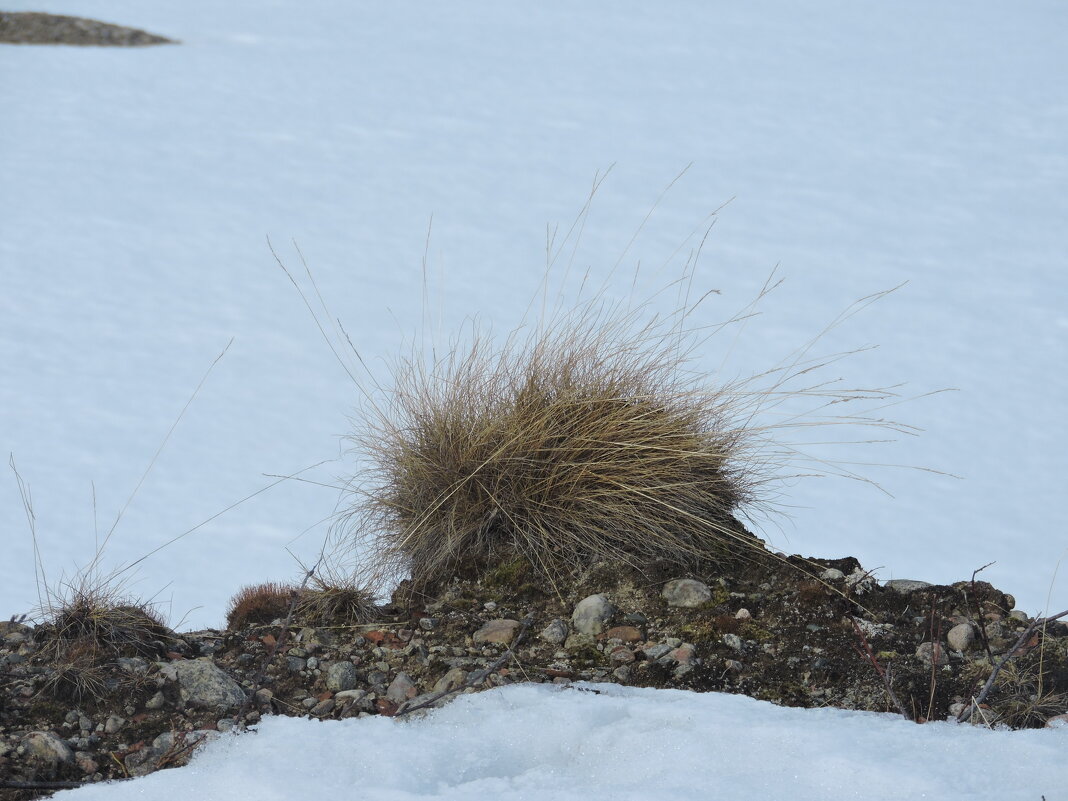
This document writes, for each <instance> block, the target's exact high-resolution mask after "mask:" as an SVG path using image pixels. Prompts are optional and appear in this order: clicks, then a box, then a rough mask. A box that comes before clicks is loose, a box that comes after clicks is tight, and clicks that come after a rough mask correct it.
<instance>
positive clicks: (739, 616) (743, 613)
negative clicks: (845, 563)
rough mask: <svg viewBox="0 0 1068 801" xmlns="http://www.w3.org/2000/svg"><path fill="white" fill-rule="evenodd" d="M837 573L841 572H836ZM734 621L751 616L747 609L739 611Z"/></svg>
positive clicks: (748, 618)
mask: <svg viewBox="0 0 1068 801" xmlns="http://www.w3.org/2000/svg"><path fill="white" fill-rule="evenodd" d="M838 572H839V573H840V572H842V571H838ZM734 619H735V620H752V619H753V614H752V613H751V612H750V611H749V610H748V609H744V608H743V609H739V610H738V611H737V612H735V613H734Z"/></svg>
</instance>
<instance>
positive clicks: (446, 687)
mask: <svg viewBox="0 0 1068 801" xmlns="http://www.w3.org/2000/svg"><path fill="white" fill-rule="evenodd" d="M465 681H467V671H466V670H464V669H463V668H453V669H452V670H450V671H449V672H448V673H446V674H445V675H444V676H442V677H441V678H440V679H438V680H437V682H436V683H435V684H434V692H436V693H443V692H450V691H452V690H458V689H460V687H462V686H463V684H464V682H465Z"/></svg>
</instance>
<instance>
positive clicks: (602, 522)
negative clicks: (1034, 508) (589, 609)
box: [354, 306, 762, 588]
mask: <svg viewBox="0 0 1068 801" xmlns="http://www.w3.org/2000/svg"><path fill="white" fill-rule="evenodd" d="M633 322H634V318H633V317H632V316H628V315H620V314H616V313H614V312H613V311H611V310H608V311H605V310H604V309H603V308H601V307H593V306H587V307H585V308H583V309H581V310H580V311H579V313H577V314H570V315H565V316H564V317H563V318H562V319H560V320H558V321H556V323H555V324H553V325H550V326H548V327H547V328H544V329H540V330H538V331H537V332H535V333H533V334H531V335H530V336H529V337H527V338H525V339H520V338H519V335H518V333H517V334H513V336H512V337H511V338H510V339H509V340H508V341H507V342H506V343H505V344H504V345H503V346H502V347H500V348H496V349H495V348H493V347H492V346H491V344H490V343H489V342H488V341H487V340H485V339H482V338H479V337H478V336H477V335H476V336H475V337H474V338H473V342H472V344H471V345H470V347H469V348H467V349H464V348H459V347H454V348H453V349H452V351H451V352H450V354H449V355H448V356H447V357H446V358H445V359H444V360H441V361H439V362H437V363H433V364H430V365H427V364H425V363H424V362H423V361H421V360H420V359H418V358H412V359H409V360H406V361H403V362H401V363H400V365H399V366H398V369H397V370H396V371H395V375H394V379H395V384H394V387H393V389H392V391H391V394H390V403H389V405H388V408H387V409H386V410H385V411H384V412H382V413H380V414H379V415H378V417H377V419H376V421H375V422H373V423H372V424H371V427H370V429H369V430H368V431H367V432H366V434H365V435H364V436H363V437H362V438H360V442H361V444H362V445H363V446H364V447H365V448H366V449H367V450H368V451H369V452H370V453H371V454H372V456H373V458H374V462H375V465H376V467H377V473H376V479H377V481H376V482H375V484H374V486H373V488H372V489H371V490H370V491H369V493H368V496H367V498H366V499H362V500H361V502H360V504H359V505H358V507H357V509H356V510H355V511H354V519H355V520H356V521H357V523H358V525H359V526H360V527H361V529H362V530H364V531H371V532H373V535H372V536H373V539H374V545H375V546H377V554H378V556H379V559H380V560H383V562H384V563H386V564H389V565H391V566H392V567H393V568H395V569H396V570H397V572H399V573H403V574H408V575H410V576H411V577H412V580H413V583H414V584H415V586H417V587H422V588H431V587H433V586H435V585H440V584H442V583H443V582H446V581H448V580H449V579H450V578H452V577H453V576H461V577H475V576H480V575H482V574H483V573H485V572H486V571H487V570H488V569H491V568H493V567H496V566H499V565H501V564H503V563H507V562H509V561H511V560H515V559H520V560H525V561H527V562H529V563H530V564H531V565H533V566H534V568H535V569H536V570H537V571H538V572H539V574H540V575H541V576H542V578H543V579H545V580H547V581H548V582H549V583H550V584H551V585H553V586H555V585H556V584H557V582H558V581H559V580H560V579H561V578H563V577H565V576H567V575H570V574H571V573H572V572H573V571H574V570H575V569H576V568H578V567H585V566H588V565H589V564H591V563H593V562H596V561H601V560H610V561H616V560H618V561H623V562H626V563H628V564H630V565H633V566H635V567H638V568H640V567H641V566H642V565H643V564H648V563H652V562H658V563H663V562H667V563H670V564H673V565H676V566H677V567H678V568H679V569H688V568H692V567H694V566H695V565H697V564H701V563H704V562H707V561H714V562H722V561H723V560H725V559H731V558H735V557H738V556H745V555H751V554H752V553H753V552H754V551H755V550H762V545H761V543H760V541H759V540H757V539H756V538H755V537H754V536H752V535H751V534H749V533H748V532H746V530H745V529H744V527H742V526H741V525H740V524H739V523H738V522H737V520H736V519H735V512H736V511H737V510H738V508H739V507H740V506H741V505H742V504H744V503H746V502H749V501H752V500H753V499H754V498H753V489H754V486H755V484H756V483H757V481H756V477H755V474H754V467H755V466H756V465H755V463H754V461H753V460H752V459H751V458H749V453H750V448H749V446H750V445H751V444H752V441H753V436H752V435H753V433H754V432H753V431H752V430H748V429H746V428H744V427H740V426H736V425H733V424H732V418H733V417H734V416H735V415H736V414H737V412H738V406H737V399H738V397H740V396H739V395H737V394H736V393H735V392H734V391H733V390H732V389H731V388H730V387H728V388H724V389H720V390H718V391H709V390H707V389H705V388H703V387H702V386H701V384H700V377H697V378H694V377H692V376H691V375H690V374H689V373H688V372H687V371H686V370H685V369H684V366H685V362H686V352H685V350H683V349H680V339H679V337H678V336H677V335H676V334H677V332H666V331H665V330H664V328H663V327H662V326H658V325H655V324H654V325H650V326H645V327H637V328H636V327H635V326H634V325H633Z"/></svg>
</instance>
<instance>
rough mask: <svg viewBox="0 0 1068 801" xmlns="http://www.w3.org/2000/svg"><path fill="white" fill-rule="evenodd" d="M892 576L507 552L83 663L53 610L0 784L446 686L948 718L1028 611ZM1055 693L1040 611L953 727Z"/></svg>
mask: <svg viewBox="0 0 1068 801" xmlns="http://www.w3.org/2000/svg"><path fill="white" fill-rule="evenodd" d="M680 578H691V579H695V580H696V581H698V582H700V584H699V585H698V584H693V585H690V586H691V588H696V589H697V590H698V593H699V594H698V595H697V597H696V599H695V600H693V601H691V603H695V604H696V605H694V606H672V605H671V603H670V602H669V599H668V598H666V597H665V588H667V589H670V586H671V585H669V581H671V580H674V579H680ZM889 585H890V586H885V585H880V584H879V583H878V582H876V581H875V580H874V579H873V578H872V577H870V576H868V575H867V574H866V573H865V572H864V571H863V570H862V569H861V568H860V565H859V564H858V562H857V561H856V560H855V559H852V558H847V559H837V560H826V559H802V558H801V557H796V556H795V557H789V558H786V557H781V556H776V555H774V554H770V553H766V554H763V555H754V557H753V558H750V559H749V560H748V561H747V562H746V563H744V564H735V565H728V566H723V565H718V566H714V565H708V566H705V567H704V568H703V569H700V570H695V571H692V572H691V573H690V574H688V575H683V574H679V573H678V572H677V571H672V570H671V569H670V568H669V567H667V566H664V565H647V566H644V567H643V569H642V570H641V571H639V570H635V569H634V568H632V567H630V566H627V565H622V564H608V563H599V564H594V565H592V566H590V567H589V568H588V569H586V570H584V571H582V572H581V573H578V574H577V575H575V576H572V577H571V578H570V579H569V580H568V581H567V582H566V585H561V584H560V583H559V582H558V585H557V587H556V588H555V589H552V588H550V587H548V586H546V585H545V584H544V583H543V582H540V581H539V580H538V578H537V574H536V572H535V571H534V570H533V569H532V568H531V566H530V565H529V564H528V563H526V562H524V561H522V560H518V559H517V560H512V561H510V562H506V563H504V564H498V565H496V566H494V567H492V568H491V569H488V570H487V571H486V572H484V573H483V574H482V575H481V576H480V577H478V578H472V579H468V580H463V581H461V580H455V581H453V582H452V583H450V584H448V585H447V586H444V587H441V588H439V589H438V590H437V591H435V592H418V591H415V590H414V589H413V588H412V587H411V586H410V585H409V584H407V583H402V585H401V586H400V587H398V588H397V591H396V592H395V593H394V596H393V599H392V602H391V603H390V604H388V605H386V606H384V607H381V608H380V609H379V610H378V614H377V618H376V619H375V620H374V621H372V622H371V623H353V622H345V621H339V620H322V619H319V620H315V619H302V620H291V621H290V624H289V626H284V625H283V621H282V620H280V619H276V620H274V621H272V622H270V623H266V624H262V625H243V626H242V627H241V628H239V629H238V630H232V631H200V632H192V633H187V634H182V635H178V634H174V633H173V632H167V631H161V630H160V629H159V628H158V627H154V626H151V625H146V626H145V627H143V631H144V632H145V636H144V638H143V640H142V641H140V642H133V641H132V640H131V639H130V638H129V637H127V638H126V639H122V640H121V641H120V642H119V645H117V646H114V647H112V649H111V651H106V649H105V650H96V651H94V652H93V656H92V658H91V659H89V660H88V661H86V660H85V659H84V658H83V657H81V656H79V654H80V652H78V653H72V652H73V651H75V650H76V649H75V648H74V646H73V645H72V644H71V643H69V642H66V641H64V640H63V637H64V636H65V635H64V633H63V631H61V630H59V629H57V627H56V626H55V625H53V624H50V623H47V622H45V623H41V624H38V625H29V624H27V623H25V622H16V621H11V622H7V623H2V622H0V638H2V641H3V647H2V648H0V788H4V784H3V783H6V784H7V787H6V788H4V789H0V800H3V801H13V800H14V799H31V798H40V797H42V796H44V795H46V794H47V793H48V792H50V791H52V790H53V789H55V786H56V785H49V784H46V783H49V782H65V783H69V785H70V786H76V785H78V784H81V783H85V782H93V781H103V780H110V779H123V778H127V777H128V776H135V775H143V774H145V773H148V772H151V771H153V770H158V769H162V768H167V767H172V766H177V765H181V764H184V762H185V761H187V759H188V757H189V754H190V753H191V752H192V750H193V748H194V747H195V745H196V744H197V743H198V742H200V741H202V740H203V739H205V738H208V737H210V736H217V732H218V731H220V730H222V731H226V730H230V729H241V728H243V727H245V726H248V725H254V724H255V723H256V722H258V721H259V719H260V718H261V716H263V715H267V714H274V715H295V716H304V717H312V718H318V719H323V720H327V719H336V718H346V717H363V716H367V715H388V716H396V715H406V714H424V711H419V710H421V709H423V708H425V707H426V706H433V705H440V704H441V703H447V702H448V700H449V698H451V697H453V695H454V694H455V693H457V692H477V691H480V690H484V689H488V688H491V687H496V686H500V685H503V684H509V683H513V682H554V683H571V682H576V681H585V682H593V683H597V682H614V683H618V684H624V685H630V686H637V687H657V688H667V687H671V688H681V689H688V690H695V691H698V692H708V691H716V692H728V693H743V694H746V695H749V696H752V697H753V698H758V699H762V700H766V701H770V702H772V703H775V704H781V705H785V706H799V707H815V706H834V707H841V708H845V709H862V710H870V711H875V712H886V713H888V714H895V715H899V714H903V713H904V714H906V715H907V716H908V717H909V718H910V719H912V720H915V721H917V722H924V721H927V720H945V719H948V718H953V717H956V716H957V715H958V714H959V713H960V711H961V710H962V709H963V708H964V707H965V705H966V704H968V703H969V701H970V699H972V698H974V697H975V696H976V695H977V694H978V692H979V690H980V688H981V687H982V685H983V684H984V682H986V680H987V678H988V677H989V676H990V675H991V673H992V671H993V670H994V666H995V665H997V664H998V663H1000V662H1001V661H1002V660H1003V659H1004V657H1005V656H1006V655H1007V654H1008V653H1010V652H1012V650H1013V648H1014V647H1015V646H1016V645H1017V643H1018V642H1019V641H1020V637H1021V634H1022V633H1024V632H1025V631H1026V630H1027V629H1028V627H1029V626H1030V625H1031V623H1032V621H1031V620H1030V619H1028V618H1027V616H1026V615H1024V614H1023V613H1021V612H1019V611H1015V610H1014V609H1013V606H1014V601H1013V599H1012V597H1011V596H1009V595H1006V594H1005V593H1003V592H1001V591H1000V590H998V589H996V588H994V587H992V586H991V585H989V584H987V583H985V582H982V581H978V580H976V579H975V578H973V579H971V580H967V581H961V582H958V583H955V584H952V585H948V586H942V585H929V584H924V583H923V582H911V583H910V582H890V583H889ZM702 587H703V588H704V589H701V588H702ZM596 594H602V595H604V596H605V597H606V599H607V600H608V601H610V608H609V610H608V612H609V614H608V617H607V619H605V620H603V622H600V621H598V623H595V624H594V628H595V629H596V628H598V627H599V628H600V630H599V631H596V632H595V633H581V632H579V631H576V627H575V622H574V621H573V618H572V615H573V612H574V610H575V607H576V605H577V604H578V603H579V601H582V600H583V599H585V598H587V597H589V596H591V595H596ZM127 614H129V611H128V609H127ZM495 621H496V622H495ZM501 621H505V622H501ZM955 628H956V631H955V632H954V634H953V635H952V636H948V639H947V635H949V634H950V632H951V631H952V630H954V629H955ZM109 631H112V630H109ZM962 632H963V633H964V634H966V635H969V636H963V635H962ZM932 643H934V644H936V645H932ZM112 645H114V643H112ZM120 652H121V653H120ZM272 652H274V654H273V656H271V654H272ZM194 660H200V661H201V662H205V663H208V664H210V665H213V666H214V668H207V669H210V670H214V669H215V668H218V670H219V671H221V672H222V673H224V674H226V675H227V676H229V677H230V678H232V679H233V682H235V684H234V685H233V686H234V688H235V691H236V692H239V693H241V691H242V690H241V689H239V688H243V695H245V696H247V697H248V698H249V700H248V701H247V702H246V703H245V704H244V705H240V704H237V703H234V702H233V700H232V699H231V700H230V701H225V700H224V701H220V702H215V701H211V700H210V699H209V700H207V701H205V700H204V699H198V698H197V697H196V690H195V688H192V687H191V685H190V686H189V687H187V686H186V685H185V684H183V683H181V682H180V681H179V680H178V679H177V675H178V674H177V673H176V668H175V666H176V665H177V663H180V662H191V661H194ZM884 676H888V677H889V685H890V689H889V690H888V686H887V679H884ZM891 690H892V692H893V694H894V696H896V699H897V701H895V700H892V698H891V692H890V691H891ZM1066 699H1068V627H1066V626H1065V625H1063V624H1062V623H1059V622H1052V623H1048V624H1046V625H1044V626H1039V627H1036V628H1035V629H1034V630H1033V631H1031V632H1030V633H1028V634H1027V636H1026V637H1024V639H1023V641H1022V643H1021V647H1020V648H1019V650H1018V651H1016V652H1015V653H1014V655H1013V656H1012V658H1011V659H1009V660H1008V662H1007V663H1006V666H1005V667H1004V669H1003V670H1001V671H1000V673H999V674H998V678H997V681H996V682H995V684H994V689H993V691H992V692H991V693H990V694H989V696H988V697H987V698H986V699H985V701H984V703H983V704H982V707H981V708H979V709H978V710H977V712H976V714H974V715H972V718H971V720H970V722H971V723H972V724H974V725H985V726H1001V727H1012V728H1026V727H1039V726H1042V725H1045V724H1046V723H1047V721H1049V720H1050V719H1051V718H1053V717H1055V716H1058V715H1063V714H1065V712H1066V711H1068V701H1066ZM898 702H900V703H898ZM416 708H419V710H417V709H416ZM902 708H903V709H902ZM57 742H60V743H61V744H62V745H56V743H57ZM42 744H44V745H42ZM45 746H48V747H45ZM49 749H51V750H49ZM15 782H22V783H25V784H27V785H30V787H29V788H27V789H18V788H16V787H13V786H11V785H12V783H15ZM62 786H67V785H62Z"/></svg>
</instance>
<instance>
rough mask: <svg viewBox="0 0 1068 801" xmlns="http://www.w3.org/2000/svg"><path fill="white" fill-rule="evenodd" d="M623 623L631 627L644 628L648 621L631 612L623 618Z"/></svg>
mask: <svg viewBox="0 0 1068 801" xmlns="http://www.w3.org/2000/svg"><path fill="white" fill-rule="evenodd" d="M623 622H624V623H626V624H628V625H631V626H644V625H645V624H647V623H648V622H649V619H648V618H647V617H646V616H645V615H643V614H642V613H641V612H631V613H630V614H629V615H627V616H626V617H624V618H623Z"/></svg>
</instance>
